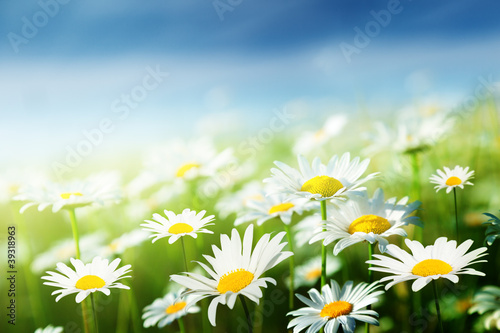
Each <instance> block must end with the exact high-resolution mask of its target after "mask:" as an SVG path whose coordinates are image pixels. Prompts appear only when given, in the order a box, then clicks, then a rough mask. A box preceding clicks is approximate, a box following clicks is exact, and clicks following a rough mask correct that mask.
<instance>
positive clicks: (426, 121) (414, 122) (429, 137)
mask: <svg viewBox="0 0 500 333" xmlns="http://www.w3.org/2000/svg"><path fill="white" fill-rule="evenodd" d="M453 124H454V120H453V118H451V117H449V115H448V114H446V113H444V112H434V113H428V114H421V113H420V112H419V111H418V110H415V109H413V108H410V109H406V110H403V111H401V112H400V117H399V119H398V122H397V125H396V127H395V129H392V128H390V127H389V126H387V125H385V124H384V123H381V122H377V123H375V128H374V129H375V133H368V134H366V137H367V138H368V140H370V141H371V142H372V144H371V145H370V146H369V147H368V148H366V150H365V153H367V154H375V153H378V152H381V151H384V150H388V151H393V152H397V153H416V152H419V151H424V150H426V149H429V148H431V147H433V146H434V145H435V144H436V143H437V142H438V141H439V140H440V139H441V138H442V137H443V136H444V135H445V134H446V133H447V132H449V131H450V130H451V128H452V127H453Z"/></svg>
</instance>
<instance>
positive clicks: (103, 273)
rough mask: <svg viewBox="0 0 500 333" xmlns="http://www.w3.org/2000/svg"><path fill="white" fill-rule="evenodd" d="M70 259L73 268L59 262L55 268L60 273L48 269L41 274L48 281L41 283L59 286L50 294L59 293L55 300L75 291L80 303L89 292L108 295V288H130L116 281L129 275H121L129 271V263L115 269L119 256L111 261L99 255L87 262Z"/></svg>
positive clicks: (77, 300)
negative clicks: (43, 274) (45, 274)
mask: <svg viewBox="0 0 500 333" xmlns="http://www.w3.org/2000/svg"><path fill="white" fill-rule="evenodd" d="M70 261H71V264H72V265H73V267H75V270H73V269H71V268H69V267H68V266H66V265H65V264H63V263H62V262H60V263H58V264H57V270H58V271H59V272H61V273H62V274H59V273H54V272H50V271H49V272H47V274H49V275H48V276H42V279H43V280H47V281H48V282H44V283H43V284H45V285H47V286H52V287H58V288H60V289H57V290H56V291H54V292H52V295H57V294H59V295H58V296H57V297H56V302H58V301H59V300H60V299H61V298H63V297H64V296H67V295H71V294H75V293H76V294H77V295H76V299H75V300H76V302H77V303H80V302H81V301H83V300H84V299H85V298H86V297H87V296H88V295H90V293H93V292H96V291H100V292H102V293H103V294H105V295H107V296H109V294H110V291H109V289H110V288H120V289H130V288H129V287H127V286H126V285H123V284H121V283H118V282H116V281H118V280H121V279H124V278H128V277H130V275H127V276H123V275H124V274H127V273H128V272H130V269H129V268H130V267H131V266H130V265H125V266H123V267H121V268H118V269H117V267H118V264H120V261H121V259H119V258H117V259H115V260H113V261H112V262H111V263H109V262H108V260H107V259H102V258H101V257H95V258H94V259H93V260H92V262H91V263H89V264H84V263H83V262H82V261H81V260H78V259H73V258H71V259H70Z"/></svg>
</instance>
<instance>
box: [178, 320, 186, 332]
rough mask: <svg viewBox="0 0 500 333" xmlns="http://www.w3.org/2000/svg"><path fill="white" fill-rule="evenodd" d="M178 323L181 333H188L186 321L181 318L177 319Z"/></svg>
mask: <svg viewBox="0 0 500 333" xmlns="http://www.w3.org/2000/svg"><path fill="white" fill-rule="evenodd" d="M177 322H178V323H179V329H180V331H181V333H186V329H185V328H184V320H183V319H182V317H181V318H179V319H177Z"/></svg>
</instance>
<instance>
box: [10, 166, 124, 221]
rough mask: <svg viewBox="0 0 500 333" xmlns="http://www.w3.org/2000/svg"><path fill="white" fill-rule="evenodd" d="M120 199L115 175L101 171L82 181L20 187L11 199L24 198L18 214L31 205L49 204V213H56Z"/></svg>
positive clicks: (117, 178) (117, 176)
mask: <svg viewBox="0 0 500 333" xmlns="http://www.w3.org/2000/svg"><path fill="white" fill-rule="evenodd" d="M120 198H121V195H120V190H119V175H118V174H117V173H113V172H104V173H100V174H95V175H91V176H90V177H88V178H87V179H85V180H83V181H80V180H75V181H70V182H68V183H62V184H60V183H47V184H45V185H44V186H27V187H23V188H21V189H20V190H19V194H18V195H16V196H15V197H14V198H13V199H14V200H19V201H27V203H26V204H25V205H24V206H22V207H21V209H20V213H24V211H25V210H26V209H27V208H29V207H31V206H38V211H40V212H41V211H43V210H44V209H45V208H47V207H50V206H52V212H53V213H57V212H58V211H59V210H61V209H63V208H65V209H74V208H78V207H84V206H89V205H93V204H99V205H101V206H102V205H104V203H106V202H108V201H112V202H118V201H119V200H120Z"/></svg>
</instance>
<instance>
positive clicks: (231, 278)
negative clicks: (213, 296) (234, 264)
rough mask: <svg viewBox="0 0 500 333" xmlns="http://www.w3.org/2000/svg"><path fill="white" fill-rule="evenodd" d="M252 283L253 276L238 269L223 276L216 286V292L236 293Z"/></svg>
mask: <svg viewBox="0 0 500 333" xmlns="http://www.w3.org/2000/svg"><path fill="white" fill-rule="evenodd" d="M252 281H253V274H252V273H250V272H249V271H247V270H244V269H242V268H239V269H237V270H234V271H232V272H229V273H227V274H224V275H223V276H222V277H221V278H220V280H219V284H218V285H217V290H218V291H219V292H220V293H221V294H225V293H226V292H228V291H231V292H233V293H237V292H238V291H240V290H241V289H243V288H245V287H246V286H248V285H249V284H250V283H251V282H252Z"/></svg>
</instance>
